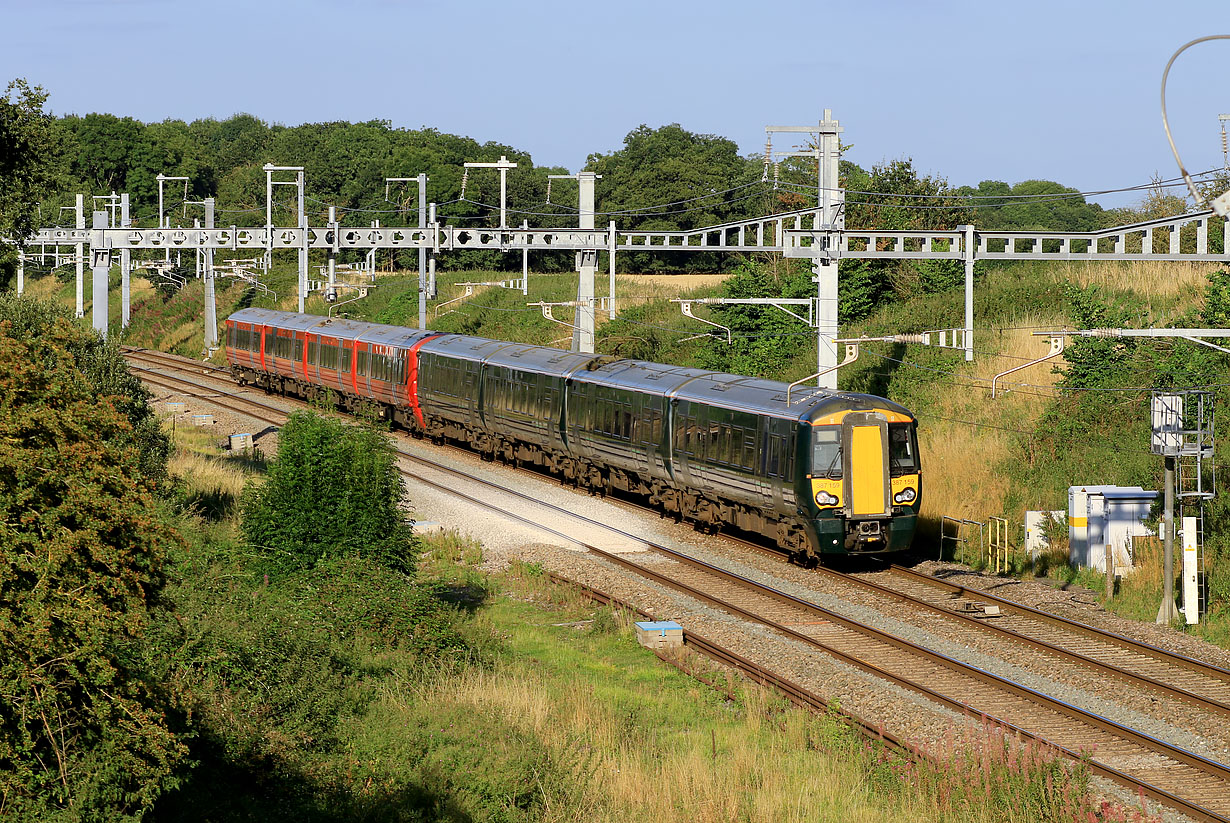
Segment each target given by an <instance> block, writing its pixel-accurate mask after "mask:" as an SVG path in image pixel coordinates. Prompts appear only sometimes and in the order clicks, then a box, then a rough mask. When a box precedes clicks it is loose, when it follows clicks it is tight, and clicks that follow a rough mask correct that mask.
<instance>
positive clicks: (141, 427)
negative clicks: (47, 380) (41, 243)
mask: <svg viewBox="0 0 1230 823" xmlns="http://www.w3.org/2000/svg"><path fill="white" fill-rule="evenodd" d="M71 320H72V314H71V312H70V311H69V310H68V309H67V308H65V307H63V306H60V305H57V304H56V303H53V302H51V301H44V300H35V299H32V298H29V297H21V298H19V297H16V296H15V295H12V294H4V295H0V322H4V323H7V324H8V329H9V334H10V335H11V336H12V337H15V338H17V339H18V340H27V341H28V340H35V339H38V338H41V337H45V336H47V335H51V334H58V333H59V332H58V331H57V329H58V328H59V327H60V326H61V325H64V324H69V323H70V322H71ZM60 345H62V346H64V347H66V348H67V350H68V353H69V355H70V356H71V357H72V360H73V363H74V364H75V365H76V367H77V369H78V370H79V371H80V372H81V374H82V376H83V377H84V378H85V379H86V380H87V381H88V382H89V384H90V389H91V391H92V392H93V393H94V396H95V397H96V398H98V399H99V400H100V401H105V402H107V403H109V404H110V405H111V406H112V407H113V408H114V409H115V410H116V411H117V412H119V413H120V414H121V415H123V417H124V418H125V420H126V421H127V423H128V425H127V426H126V427H125V428H123V429H122V430H120V431H118V432H117V433H116V437H117V438H118V441H117V443H116V445H117V446H119V447H125V448H127V447H131V448H135V449H136V450H137V459H138V463H139V466H140V469H141V473H142V474H143V476H144V477H145V478H146V479H147V480H148V481H149V482H151V483H154V484H157V483H159V482H160V481H161V480H162V479H163V478H165V477H166V476H167V465H166V464H167V456H168V454H169V453H170V449H171V444H170V441H169V440H168V439H167V436H166V435H165V434H163V432H162V427H161V425H160V424H159V422H158V418H157V416H155V414H154V412H153V409H151V408H150V405H149V399H150V397H151V395H150V392H149V389H147V388H145V385H144V384H143V383H142V382H141V381H140V380H139V379H137V378H136V377H134V376H133V374H132V372H130V371H129V370H128V364H127V363H126V362H125V361H124V358H123V355H122V354H121V353H120V348H119V346H120V344H119V341H118V340H117V339H116V338H115V337H110V338H108V339H106V340H103V339H102V338H101V337H99V336H98V335H97V334H93V333H89V332H85V331H81V333H79V334H73V335H69V336H65V337H62V340H61V343H60ZM49 365H50V364H49Z"/></svg>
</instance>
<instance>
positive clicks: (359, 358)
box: [354, 349, 370, 377]
mask: <svg viewBox="0 0 1230 823" xmlns="http://www.w3.org/2000/svg"><path fill="white" fill-rule="evenodd" d="M369 357H370V355H369V354H368V353H367V350H366V349H359V352H358V354H356V355H355V368H354V370H355V374H357V375H359V377H367V361H368V358H369Z"/></svg>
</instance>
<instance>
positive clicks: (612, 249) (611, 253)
mask: <svg viewBox="0 0 1230 823" xmlns="http://www.w3.org/2000/svg"><path fill="white" fill-rule="evenodd" d="M610 232H611V247H610V248H609V249H607V253H606V254H607V261H608V262H609V263H610V267H611V304H610V305H609V306H608V307H607V309H608V310H609V312H610V319H611V320H614V319H615V221H614V220H612V221H611V227H610Z"/></svg>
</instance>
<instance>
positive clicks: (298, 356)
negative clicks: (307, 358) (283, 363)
mask: <svg viewBox="0 0 1230 823" xmlns="http://www.w3.org/2000/svg"><path fill="white" fill-rule="evenodd" d="M302 359H303V338H301V337H295V360H296V361H298V360H302Z"/></svg>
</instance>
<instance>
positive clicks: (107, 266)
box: [90, 211, 111, 340]
mask: <svg viewBox="0 0 1230 823" xmlns="http://www.w3.org/2000/svg"><path fill="white" fill-rule="evenodd" d="M91 225H92V227H93V228H94V229H105V228H107V213H106V212H105V211H96V212H94V213H93V220H92V223H91ZM95 237H98V238H100V241H99V242H98V245H97V247H95V241H94V238H91V240H90V255H91V256H92V257H93V259H92V260H91V261H90V263H91V266H90V270H91V274H92V278H91V285H92V287H93V291H92V292H91V294H90V300H91V301H93V304H94V310H93V321H94V330H95V331H97V332H98V333H99V334H101V335H102V336H103V339H104V340H105V339H106V337H107V320H108V318H107V314H108V309H109V306H108V305H107V285H108V284H107V280H108V279H109V278H110V276H111V256H110V255H109V254H106V253H105V252H106V251H107V249H106V246H105V245H104V244H103V242H102V241H101V232H99V233H98V234H96V235H95Z"/></svg>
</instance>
